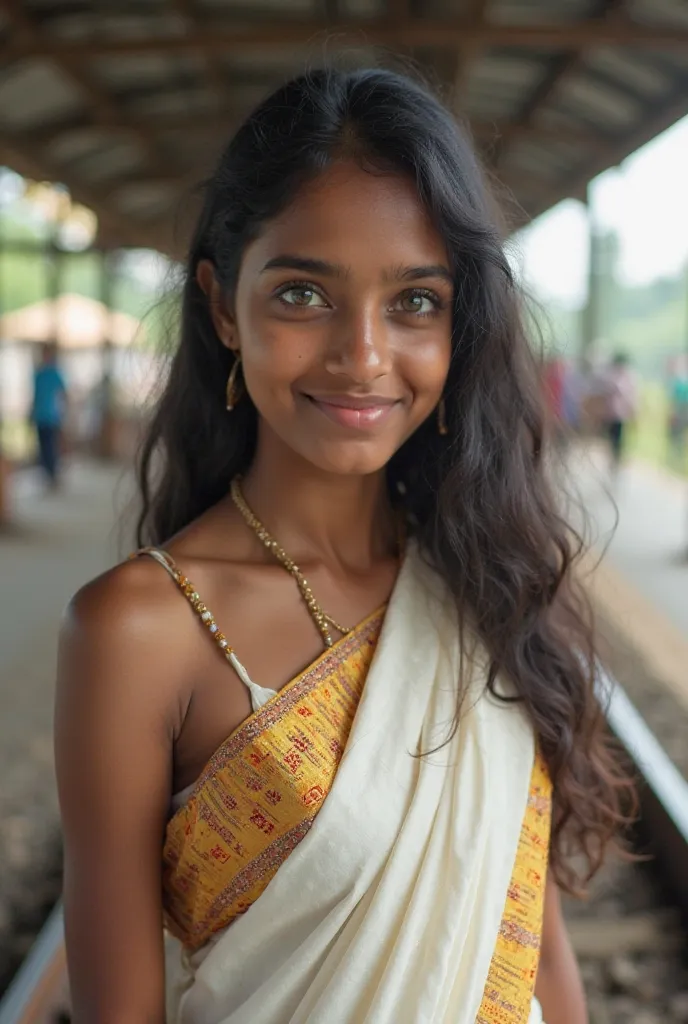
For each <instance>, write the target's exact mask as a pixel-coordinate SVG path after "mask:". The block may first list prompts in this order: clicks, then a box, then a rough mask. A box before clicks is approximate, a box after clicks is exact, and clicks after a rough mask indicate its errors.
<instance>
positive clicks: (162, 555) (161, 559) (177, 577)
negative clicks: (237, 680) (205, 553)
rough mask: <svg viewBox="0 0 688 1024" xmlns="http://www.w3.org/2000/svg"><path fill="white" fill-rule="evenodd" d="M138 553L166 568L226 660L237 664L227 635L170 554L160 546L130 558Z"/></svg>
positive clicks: (147, 549)
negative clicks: (147, 556)
mask: <svg viewBox="0 0 688 1024" xmlns="http://www.w3.org/2000/svg"><path fill="white" fill-rule="evenodd" d="M140 555H149V556H150V557H151V558H154V559H155V561H156V562H158V564H159V565H161V566H162V567H163V569H166V570H167V572H168V573H169V575H170V576H171V577H172V579H173V580H174V582H175V583H176V584H177V586H178V587H179V589H180V590H181V592H182V594H183V595H184V597H185V598H186V599H187V601H188V602H189V604H190V605H191V607H192V608H193V610H194V611H195V612H196V614H197V615H198V617H199V619H200V620H201V622H202V623H203V625H204V626H205V627H206V629H207V630H208V632H209V633H210V635H211V636H212V638H213V640H214V641H215V643H216V644H217V646H218V647H219V648H220V650H221V651H222V653H223V654H224V656H225V658H226V659H227V661H228V662H229V663H230V665H232V667H233V668H236V666H237V660H236V657H235V656H234V650H233V648H232V647H230V645H229V641H228V640H227V637H226V636H225V635H224V633H222V632H221V631H220V628H219V626H218V624H217V622H216V621H215V616H214V615H213V613H212V612H211V611H210V609H209V608H206V606H205V605H204V604H203V602H202V601H201V596H200V594H199V593H198V592H197V590H196V588H195V587H194V585H193V583H192V582H191V580H190V579H189V578H188V576H185V575H184V573H183V572H182V571H181V569H179V568H178V566H177V565H176V563H175V561H174V559H173V558H172V556H171V555H168V553H167V552H166V551H162V550H161V549H160V548H141V549H140V550H139V551H135V552H134V553H133V554H132V555H130V556H129V557H130V558H138V557H139V556H140Z"/></svg>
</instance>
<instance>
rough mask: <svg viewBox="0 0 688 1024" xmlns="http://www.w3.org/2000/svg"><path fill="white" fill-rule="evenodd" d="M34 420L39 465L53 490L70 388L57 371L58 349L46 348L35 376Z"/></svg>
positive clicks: (53, 346)
mask: <svg viewBox="0 0 688 1024" xmlns="http://www.w3.org/2000/svg"><path fill="white" fill-rule="evenodd" d="M33 394H34V397H33V406H32V410H31V420H32V422H33V424H34V426H35V427H36V435H37V438H38V461H39V463H40V466H41V468H42V469H43V471H44V472H45V474H46V476H47V477H48V480H49V482H50V484H51V486H52V487H56V486H57V483H58V479H59V471H60V447H61V436H62V427H63V424H64V418H65V413H66V411H67V388H66V386H65V382H64V378H63V376H62V374H61V373H60V371H59V369H58V367H57V348H56V346H55V345H52V344H50V345H45V346H44V348H43V353H42V357H41V363H40V365H39V366H38V367H37V369H36V371H35V373H34V380H33Z"/></svg>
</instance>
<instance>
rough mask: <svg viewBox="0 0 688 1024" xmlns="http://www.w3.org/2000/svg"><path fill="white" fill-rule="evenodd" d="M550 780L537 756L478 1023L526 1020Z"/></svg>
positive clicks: (541, 901)
mask: <svg viewBox="0 0 688 1024" xmlns="http://www.w3.org/2000/svg"><path fill="white" fill-rule="evenodd" d="M551 819H552V784H551V782H550V778H549V773H548V771H547V766H546V764H545V762H544V759H543V758H542V755H541V754H540V753H538V754H536V757H535V763H534V765H533V772H532V775H531V780H530V791H529V793H528V803H527V806H526V811H525V815H524V817H523V824H522V826H521V834H520V837H519V842H518V848H517V851H516V859H515V861H514V869H513V873H512V876H511V882H510V883H509V889H508V891H507V897H506V904H505V907H504V914H503V916H502V923H501V926H500V929H499V935H498V936H497V942H496V945H495V951H494V953H493V955H492V962H491V963H490V970H489V973H488V976H487V983H486V985H485V991H484V993H483V999H482V1003H481V1005H480V1011H479V1013H478V1016H477V1018H476V1024H527V1021H528V1019H529V1017H530V1010H531V1003H532V1000H533V994H534V992H535V980H536V977H537V970H538V964H539V960H540V942H541V937H542V916H543V911H544V905H545V885H546V881H547V864H548V860H549V837H550V827H551Z"/></svg>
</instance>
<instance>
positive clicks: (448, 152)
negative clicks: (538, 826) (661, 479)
mask: <svg viewBox="0 0 688 1024" xmlns="http://www.w3.org/2000/svg"><path fill="white" fill-rule="evenodd" d="M345 158H346V159H356V160H359V161H360V162H361V165H362V166H364V167H369V168H371V169H375V170H376V171H383V172H388V173H394V174H401V175H404V176H406V177H407V178H409V179H410V180H411V181H413V182H414V184H415V186H416V188H417V190H418V195H419V197H420V200H421V201H422V202H423V203H424V205H425V206H426V208H427V210H428V211H429V214H430V216H431V217H432V219H433V221H434V223H435V225H436V227H437V229H438V230H439V232H440V233H441V235H442V237H443V239H444V241H445V243H446V246H447V249H448V252H449V256H450V260H451V264H452V271H453V274H454V281H455V305H454V311H453V340H452V358H451V365H450V369H449V376H448V380H447V384H446V391H445V403H446V416H447V423H448V427H449V433H448V436H447V437H440V436H439V435H438V432H437V429H436V425H435V424H434V422H433V421H428V422H427V423H426V424H424V425H423V426H421V427H420V428H419V429H418V430H417V431H416V433H415V434H414V435H413V437H411V438H410V440H409V441H408V442H407V443H406V444H405V445H404V446H403V447H402V449H401V450H400V451H399V452H398V453H397V454H396V455H395V457H394V458H393V460H392V462H391V463H390V465H389V466H388V474H389V481H390V488H391V489H392V491H393V493H394V495H395V496H396V495H397V494H398V491H399V488H398V484H399V482H402V483H403V484H405V487H404V488H403V494H404V498H403V501H404V503H405V505H406V509H407V511H408V513H409V517H410V519H411V521H412V522H414V523H415V524H416V525H415V530H416V533H417V537H418V541H419V544H420V547H421V550H422V551H423V552H424V553H425V555H426V556H427V557H428V558H429V559H430V560H431V561H432V563H433V564H434V565H435V567H436V568H437V570H438V571H439V572H440V573H441V575H442V576H443V577H444V579H445V580H446V582H447V583H448V585H449V587H450V588H451V591H452V592H453V594H454V596H455V598H456V601H457V606H458V609H459V613H460V620H461V621H464V620H465V619H466V618H467V617H470V620H471V623H472V625H473V626H475V627H477V630H478V633H479V635H480V637H481V639H482V641H483V643H484V644H485V647H486V649H487V651H488V653H489V657H490V659H491V669H490V674H489V686H490V687H491V688H494V686H495V682H496V678H497V675H498V673H504V674H505V675H506V676H508V677H510V678H511V680H512V681H513V683H514V684H515V686H516V689H517V692H518V695H519V699H520V700H521V701H522V702H523V704H524V705H525V708H526V709H527V711H528V713H529V715H530V717H531V719H532V721H533V723H534V726H535V729H536V733H537V736H538V741H539V745H540V749H541V751H542V753H543V755H544V757H545V759H546V761H547V764H548V767H549V771H550V774H551V778H552V782H553V786H554V814H553V826H552V843H551V863H552V867H553V870H554V874H555V877H556V879H557V880H558V882H559V883H560V885H562V886H563V887H564V888H566V889H568V890H573V889H575V888H576V887H577V886H578V884H579V881H580V876H579V874H578V873H576V872H575V871H574V868H573V867H572V862H571V859H570V853H571V852H573V851H575V850H578V851H581V852H582V853H583V854H584V856H585V859H586V863H587V868H586V869H585V870H584V871H583V872H582V874H583V876H585V878H587V877H589V876H590V875H591V874H592V873H593V872H594V870H595V869H596V868H597V867H598V866H599V863H600V861H601V857H602V854H603V851H604V848H605V846H606V845H607V843H608V841H609V840H610V839H611V838H612V836H613V834H614V833H615V831H616V830H617V828H618V826H619V824H620V823H621V822H622V821H623V818H624V815H623V802H624V801H623V797H624V791H625V788H626V786H627V782H626V780H625V777H624V775H623V773H622V772H621V771H620V769H619V768H618V767H617V765H616V762H615V759H614V756H613V754H612V753H611V751H610V749H609V747H608V745H607V741H606V738H605V731H604V723H603V717H602V713H601V710H600V707H599V704H598V702H597V699H596V696H595V692H594V659H593V648H592V640H591V635H592V634H591V628H590V626H589V623H588V616H587V614H586V612H585V608H584V604H583V603H582V599H581V598H580V596H578V595H577V592H576V588H575V585H574V580H573V573H572V566H573V562H574V559H575V557H576V555H577V554H579V553H580V544H579V541H578V540H577V538H576V537H575V534H573V533H572V531H571V530H570V529H569V527H568V526H567V524H566V523H565V522H564V521H563V519H562V518H561V516H560V514H559V512H558V510H557V504H556V502H555V499H554V496H553V494H552V492H551V490H550V486H549V484H548V477H547V473H546V471H545V467H544V463H543V457H542V445H543V435H544V418H543V403H542V395H541V389H540V383H539V381H540V374H539V367H538V361H537V357H536V355H535V354H534V352H533V350H532V348H531V345H530V344H529V341H528V338H527V337H526V332H525V330H524V326H523V312H524V311H523V301H522V297H521V295H520V293H519V290H518V288H517V286H516V284H515V282H514V279H513V275H512V272H511V270H510V266H509V263H508V260H507V258H506V255H505V249H504V239H503V231H502V229H501V227H500V224H499V221H498V217H497V214H496V204H495V202H494V200H493V198H492V195H491V193H490V191H489V189H488V188H487V186H486V184H485V180H484V175H483V173H482V171H481V168H480V166H479V163H478V160H477V158H476V156H475V154H474V151H473V149H472V146H471V143H470V141H469V139H468V137H467V135H466V133H465V132H464V131H462V130H461V129H460V128H459V126H458V125H457V123H456V122H455V120H454V119H453V117H452V116H451V114H450V113H449V112H448V110H447V109H445V107H444V106H443V105H442V103H441V102H440V101H439V100H438V99H436V98H435V97H434V96H433V95H432V94H431V93H430V92H429V91H428V90H427V89H426V88H425V87H424V86H422V85H420V84H417V83H416V82H415V81H412V80H411V79H409V78H407V77H405V76H402V75H399V74H396V73H393V72H390V71H385V70H379V69H372V70H358V71H353V72H352V71H347V72H344V71H339V70H335V69H329V70H322V71H315V72H311V73H309V74H307V75H303V76H301V77H299V78H296V79H294V80H293V81H290V82H288V83H287V84H286V85H284V86H283V87H281V88H280V89H278V90H277V92H275V93H274V94H273V95H271V96H270V97H269V98H268V99H267V100H265V101H264V102H263V103H262V105H261V106H259V107H258V109H257V110H255V112H254V113H253V114H252V115H251V116H250V117H249V118H248V120H247V121H246V122H245V123H244V124H243V125H242V127H241V128H240V129H239V130H238V132H237V134H236V135H235V136H234V138H233V139H232V140H231V141H230V142H229V144H228V146H227V148H226V149H225V151H224V153H223V154H222V157H221V159H220V161H219V163H218V166H217V169H216V171H215V173H214V174H213V176H212V177H211V178H210V180H209V181H207V182H206V183H205V186H204V192H203V194H204V202H203V205H202V210H201V213H200V217H199V219H198V223H197V225H196V228H195V231H194V233H193V237H192V240H191V245H190V249H189V254H188V260H187V266H186V278H185V284H184V287H183V297H182V310H181V338H180V342H179V345H178V348H177V350H176V353H175V355H174V358H173V360H172V364H171V370H170V374H169V379H168V381H167V384H166V388H165V390H164V393H163V394H162V397H161V400H160V402H159V404H158V407H157V410H156V412H155V415H154V418H153V420H152V423H151V426H150V429H149V433H148V436H147V439H146V441H145V444H144V446H143V449H142V457H141V462H140V470H139V479H140V488H141V494H142V500H143V509H142V513H141V517H140V520H139V529H138V533H139V542H140V543H141V544H144V543H153V544H160V543H163V542H164V541H165V540H166V539H168V538H169V537H170V536H171V535H173V534H174V533H176V532H177V531H178V530H180V529H181V528H182V527H184V526H185V525H186V524H188V523H189V522H191V521H192V520H193V519H195V518H196V517H197V516H199V515H200V514H201V513H203V512H204V511H205V510H206V509H208V508H209V507H210V506H211V505H213V504H215V503H216V502H218V501H219V500H220V499H222V498H223V497H224V496H225V495H226V494H227V491H228V487H229V484H230V481H231V480H232V478H233V477H234V476H235V475H236V474H238V473H244V472H245V471H246V470H247V468H248V467H249V465H250V463H251V459H252V458H253V454H254V450H255V445H256V436H257V412H256V409H255V407H254V405H253V403H252V402H251V401H250V398H245V399H244V400H242V401H241V402H240V403H239V404H238V406H237V408H236V409H235V411H234V412H233V413H232V415H231V416H228V415H227V413H226V411H225V403H224V388H225V382H226V380H227V376H228V373H229V371H230V368H231V364H232V358H233V357H232V356H231V354H230V353H229V352H228V351H227V349H226V348H225V347H224V346H223V345H222V344H221V343H220V341H219V339H218V337H217V334H216V332H215V329H214V327H213V323H212V319H211V316H210V312H209V308H208V301H207V299H206V297H205V295H204V294H203V292H202V291H201V289H200V288H199V285H198V283H197V281H196V269H197V267H198V264H199V261H201V260H205V259H207V260H211V261H212V263H213V264H214V266H215V270H216V275H217V278H218V280H219V281H220V283H221V284H222V286H223V287H224V288H225V289H226V291H227V294H228V295H231V294H232V293H233V291H234V289H235V287H236V282H237V277H238V272H239V266H240V263H241V259H242V254H243V252H244V250H245V248H246V246H247V244H248V243H250V242H251V241H252V240H253V239H254V238H255V237H256V236H257V234H258V232H259V231H260V229H261V225H262V224H263V223H265V222H266V221H268V220H270V219H271V218H273V217H275V216H276V215H277V214H278V213H279V212H280V211H281V210H283V209H284V208H285V207H286V206H287V205H288V204H289V202H290V201H291V200H292V199H293V197H294V196H295V194H296V193H297V191H298V190H299V189H300V188H301V187H302V186H303V185H304V183H306V182H307V181H308V180H310V179H312V178H314V177H315V176H316V175H318V174H319V173H320V172H322V171H323V170H324V169H325V168H326V167H328V165H330V164H331V163H332V161H334V160H338V159H345ZM464 613H465V614H464ZM460 713H461V697H459V701H458V706H457V720H456V723H455V725H456V724H457V723H458V717H459V715H460Z"/></svg>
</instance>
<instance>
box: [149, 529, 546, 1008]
mask: <svg viewBox="0 0 688 1024" xmlns="http://www.w3.org/2000/svg"><path fill="white" fill-rule="evenodd" d="M469 660H470V663H471V666H472V671H471V679H470V685H469V688H468V691H467V696H466V699H465V702H464V710H463V713H462V717H461V724H460V727H459V729H458V731H457V733H456V735H455V736H454V738H453V739H452V740H451V742H450V743H449V744H448V745H447V746H443V747H442V748H441V749H440V750H438V751H437V752H436V753H433V754H428V755H426V756H425V757H422V758H418V757H415V756H413V755H415V754H417V753H420V752H422V751H429V750H432V749H433V748H434V747H436V746H437V745H439V744H441V743H442V742H443V741H444V740H445V739H446V738H447V736H448V734H449V731H450V725H451V721H452V717H453V714H454V710H455V705H456V699H457V679H458V675H459V642H458V629H457V621H456V611H455V607H454V603H453V601H452V600H451V598H450V597H449V595H448V594H446V592H445V591H444V588H443V585H442V584H441V583H440V581H439V579H438V578H437V576H436V575H435V574H434V573H433V572H432V571H431V570H429V569H428V568H427V567H426V566H425V565H424V564H423V562H422V561H421V558H420V556H419V554H418V553H417V552H416V550H415V549H413V548H411V549H410V550H409V552H408V554H407V557H406V560H405V563H404V567H403V568H402V571H401V573H400V576H399V579H398V582H397V585H396V587H395V590H394V593H393V595H392V599H391V601H390V605H389V608H388V611H387V615H386V619H385V623H384V626H383V629H382V634H381V636H380V640H379V642H378V648H377V651H376V653H375V656H374V659H373V663H372V665H371V668H370V671H369V674H368V679H367V681H366V684H365V688H364V691H363V696H362V698H361V702H360V705H359V708H358V712H357V715H356V718H355V721H354V725H353V729H352V732H351V735H350V738H349V743H348V746H347V748H346V750H345V752H344V755H343V758H342V761H341V764H340V766H339V770H338V773H337V776H336V778H335V781H334V784H333V787H332V790H331V792H330V794H329V796H328V797H327V799H326V801H325V804H324V805H323V807H322V809H321V810H320V812H319V814H318V816H317V819H316V821H315V823H314V825H313V827H312V829H311V831H310V832H309V834H308V835H307V836H306V837H305V839H304V840H303V841H302V842H301V843H300V844H299V845H298V846H297V848H296V849H295V850H294V851H293V852H292V853H291V854H290V856H289V858H288V860H287V861H286V862H285V863H284V864H283V865H282V866H281V867H280V869H279V871H278V872H277V875H276V876H275V877H274V878H273V879H272V881H271V882H270V883H269V885H268V887H267V889H266V890H265V892H264V893H263V894H262V895H261V896H260V898H259V899H258V900H257V902H256V903H255V904H253V906H251V907H250V909H249V910H248V911H247V913H245V914H244V915H243V916H242V917H240V918H238V919H237V920H236V921H234V923H233V924H232V925H231V926H230V927H229V928H227V929H226V930H225V931H224V932H222V933H220V934H219V935H218V936H217V937H216V938H215V939H214V940H213V941H212V942H210V943H208V945H206V946H205V947H204V948H203V949H202V950H200V951H199V952H198V953H195V954H194V955H193V956H191V957H187V956H186V955H185V954H184V953H183V952H182V950H181V947H180V945H179V943H178V942H177V940H175V939H172V938H171V937H168V938H167V940H166V956H167V989H168V1024H305V1022H309V1024H474V1022H475V1019H476V1016H477V1013H478V1010H479V1008H480V1004H481V999H482V996H483V989H484V986H485V981H486V978H487V974H488V970H489V966H490V961H491V958H492V954H493V951H494V948H495V942H496V938H497V934H498V931H499V928H500V923H501V919H502V913H503V910H504V905H505V900H506V893H507V887H508V885H509V881H510V877H511V872H512V868H513V865H514V858H515V854H516V850H517V845H518V839H519V834H520V829H521V823H522V820H523V816H524V812H525V808H526V801H527V798H528V790H529V781H530V777H531V771H532V767H533V758H534V738H533V731H532V728H531V726H530V725H529V723H528V722H527V721H526V719H525V716H524V714H523V712H522V711H521V710H520V708H519V707H518V706H506V705H504V704H502V703H500V702H498V701H496V700H494V699H493V698H492V697H490V696H487V695H485V693H484V688H485V667H484V658H481V655H480V652H479V650H478V649H477V648H476V651H475V652H473V654H472V655H471V656H470V659H469ZM539 1021H541V1016H540V1012H539V1007H538V1006H537V1005H536V1004H535V1001H534V1004H533V1011H532V1014H531V1022H533V1024H536V1022H539Z"/></svg>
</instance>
